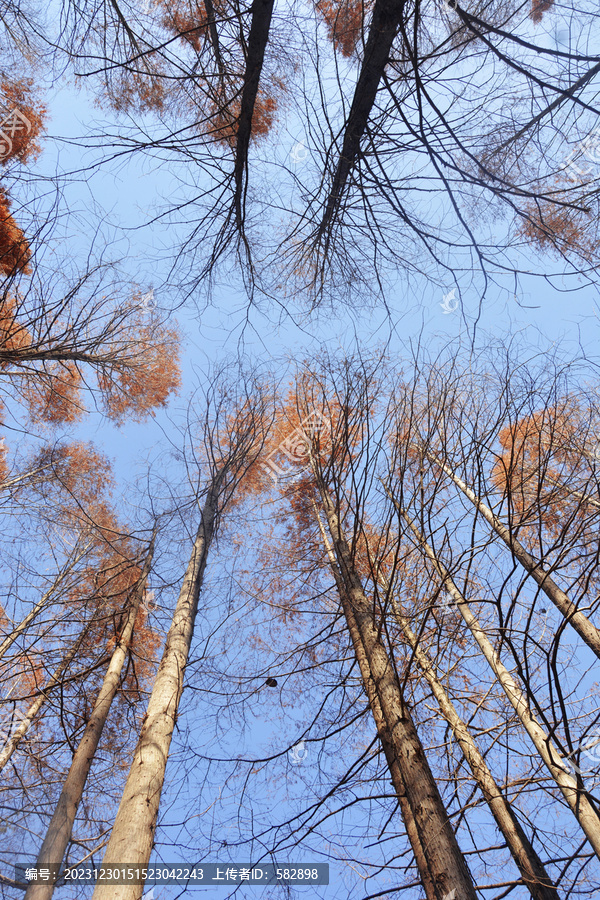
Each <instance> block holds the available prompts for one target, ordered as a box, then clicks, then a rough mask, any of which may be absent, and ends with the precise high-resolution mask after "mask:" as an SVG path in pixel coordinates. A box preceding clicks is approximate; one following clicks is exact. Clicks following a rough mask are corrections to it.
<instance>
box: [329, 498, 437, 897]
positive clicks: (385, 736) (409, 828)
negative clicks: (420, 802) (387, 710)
mask: <svg viewBox="0 0 600 900" xmlns="http://www.w3.org/2000/svg"><path fill="white" fill-rule="evenodd" d="M313 508H314V510H315V516H316V519H317V522H318V524H319V529H320V531H321V535H322V537H323V543H324V544H325V548H326V550H327V555H328V557H329V565H330V568H331V571H332V573H333V577H334V579H335V583H336V585H337V589H338V594H339V596H340V599H341V603H342V609H343V611H344V616H345V618H346V622H347V624H348V630H349V631H350V637H351V638H352V644H353V646H354V652H355V654H356V659H357V662H358V665H359V668H360V673H361V675H362V680H363V684H364V686H365V691H366V694H367V698H368V700H369V706H370V707H371V711H372V713H373V718H374V720H375V726H376V728H377V736H378V737H379V740H380V742H381V746H382V747H383V752H384V754H385V758H386V762H387V765H388V769H389V770H390V775H391V778H392V784H393V786H394V789H395V791H396V795H397V797H398V803H399V805H400V811H401V813H402V819H403V821H404V825H405V827H406V834H407V835H408V839H409V841H410V845H411V847H412V851H413V853H414V856H415V862H416V864H417V868H418V870H419V874H420V876H421V881H422V882H423V887H424V889H425V895H426V897H427V900H436V893H435V885H434V883H433V880H432V878H431V874H430V872H429V867H428V866H427V858H426V855H425V850H424V848H423V845H422V844H421V839H420V837H419V831H418V829H417V823H416V822H415V817H414V815H413V812H412V809H411V806H410V804H409V802H408V798H407V796H406V788H405V786H404V781H403V778H402V772H401V771H400V766H399V765H398V761H397V760H396V757H395V755H394V748H393V746H392V742H391V738H390V733H389V728H388V727H387V723H386V721H385V716H384V714H383V710H382V708H381V703H380V702H379V697H378V696H377V691H376V689H375V682H374V681H373V676H372V674H371V669H370V666H369V661H368V659H367V656H366V653H365V648H364V646H363V642H362V640H361V636H360V631H359V629H358V625H357V624H356V619H355V618H354V615H353V613H352V608H351V606H350V604H349V603H348V602H346V600H345V593H344V591H345V589H344V583H343V581H342V576H341V575H340V570H339V568H338V564H337V561H336V558H335V553H334V552H333V548H332V546H331V543H330V541H329V538H328V536H327V532H326V531H325V528H324V526H323V523H322V521H321V516H320V515H319V511H318V509H317V505H316V503H313Z"/></svg>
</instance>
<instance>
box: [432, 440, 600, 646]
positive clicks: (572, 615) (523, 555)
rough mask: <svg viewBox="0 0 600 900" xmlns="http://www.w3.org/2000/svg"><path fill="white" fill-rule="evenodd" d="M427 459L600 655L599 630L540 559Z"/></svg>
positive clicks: (448, 471)
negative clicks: (451, 484) (479, 514)
mask: <svg viewBox="0 0 600 900" xmlns="http://www.w3.org/2000/svg"><path fill="white" fill-rule="evenodd" d="M427 457H428V459H429V460H430V461H431V462H434V463H435V464H436V465H438V466H440V468H441V469H442V470H443V471H444V472H445V473H446V475H448V476H449V477H450V478H451V479H452V481H453V482H454V484H455V485H456V486H457V487H458V488H460V490H461V491H462V492H463V494H464V495H465V497H468V498H469V500H470V501H471V503H473V505H474V506H475V508H476V509H477V510H478V512H480V513H481V515H482V516H483V518H484V519H485V520H486V522H488V524H489V525H491V526H492V528H493V529H494V531H495V532H496V534H497V535H498V536H499V537H500V538H502V540H503V541H504V543H505V544H506V546H507V547H509V548H510V550H511V552H512V554H513V556H514V557H515V559H516V560H517V561H518V562H520V563H521V565H522V566H523V568H524V569H525V571H526V572H528V573H529V575H530V576H531V577H532V578H533V580H534V581H535V582H536V583H537V584H539V586H540V588H541V589H542V590H543V592H544V593H545V594H546V596H547V597H548V599H549V600H551V601H552V603H554V605H555V606H556V608H557V609H558V611H559V612H560V613H561V614H562V615H563V616H564V617H565V619H566V620H567V621H568V622H569V624H570V625H572V626H573V628H574V629H575V631H576V632H577V634H578V635H579V636H580V638H581V639H582V640H584V641H585V643H586V644H587V645H588V647H589V648H590V650H593V651H594V653H595V654H596V656H597V657H598V659H600V630H598V629H597V628H596V626H595V625H592V623H591V622H590V620H589V619H588V618H587V616H585V615H584V614H583V613H582V612H580V611H579V610H578V609H577V607H576V606H575V604H574V603H572V602H571V600H569V598H568V596H567V595H566V594H565V592H564V591H563V590H561V588H559V586H558V585H557V584H556V582H555V581H554V580H553V579H552V577H551V576H550V575H549V574H548V573H547V572H545V571H544V569H543V567H542V565H541V563H539V562H536V560H535V559H534V558H533V556H532V555H531V554H530V553H529V552H528V551H527V550H526V549H525V547H524V546H523V545H522V544H521V542H520V541H518V540H517V538H516V537H515V536H514V535H513V534H512V533H511V531H510V529H509V528H507V527H506V525H504V524H503V523H502V522H501V521H500V519H499V518H498V517H497V516H496V514H495V513H494V512H492V510H491V509H490V508H489V506H487V505H486V504H485V503H484V502H483V501H482V500H480V499H479V497H478V496H477V495H476V494H475V492H474V491H472V490H471V488H470V487H469V486H468V485H467V484H465V482H464V481H462V479H460V478H459V477H458V475H455V473H454V472H453V471H452V469H450V468H449V466H447V465H446V464H445V463H443V462H441V461H440V460H438V459H436V458H435V457H434V456H431V455H430V454H429V453H428V454H427Z"/></svg>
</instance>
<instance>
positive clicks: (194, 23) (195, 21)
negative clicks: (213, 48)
mask: <svg viewBox="0 0 600 900" xmlns="http://www.w3.org/2000/svg"><path fill="white" fill-rule="evenodd" d="M162 24H163V25H164V27H165V28H167V29H168V30H169V31H171V32H174V33H175V34H177V35H179V37H181V38H182V39H183V40H184V41H186V43H188V44H190V46H191V47H193V48H194V50H195V51H196V53H199V52H200V50H201V49H202V44H203V42H204V38H205V37H206V35H207V34H208V16H207V15H206V8H205V6H204V3H200V4H198V3H194V4H193V9H191V8H190V9H188V10H185V11H184V10H181V11H180V10H178V9H169V11H168V15H166V16H165V17H164V18H163V21H162Z"/></svg>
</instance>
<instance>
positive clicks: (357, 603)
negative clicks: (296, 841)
mask: <svg viewBox="0 0 600 900" xmlns="http://www.w3.org/2000/svg"><path fill="white" fill-rule="evenodd" d="M315 474H316V480H317V487H318V490H319V494H320V497H321V503H322V505H323V509H324V511H325V515H326V517H327V522H328V526H329V531H330V534H331V538H332V542H333V547H334V552H335V556H336V560H337V564H338V567H339V571H340V576H341V579H342V582H343V591H342V592H341V595H340V598H341V600H342V607H343V609H344V614H345V615H346V620H347V622H348V627H349V630H350V633H351V635H352V633H353V632H354V635H356V637H353V642H354V645H355V647H357V646H358V647H359V648H360V645H361V644H362V647H363V648H364V655H365V657H366V660H367V662H368V668H369V671H368V672H367V673H365V675H366V679H365V690H366V692H367V696H369V693H370V691H371V690H373V691H374V692H375V693H376V694H377V698H378V701H379V704H380V706H381V711H382V713H383V716H384V719H385V728H386V729H387V732H388V734H389V742H390V745H391V748H392V751H393V758H394V759H395V761H396V762H397V764H398V772H399V773H400V775H401V778H402V787H401V790H403V791H405V792H406V799H407V803H408V805H409V806H410V809H411V811H412V817H413V818H414V822H415V826H416V832H417V834H418V838H419V844H420V846H421V847H422V848H423V857H424V861H423V863H422V864H424V865H425V866H426V869H425V871H424V873H423V876H422V877H423V883H424V884H427V883H428V882H430V883H431V884H432V885H433V890H434V896H435V898H436V900H445V898H446V897H447V896H448V895H451V896H454V893H453V892H455V893H456V895H458V897H460V898H461V900H476V897H477V894H476V891H475V887H474V885H473V882H472V880H471V876H470V874H469V870H468V868H467V864H466V862H465V859H464V857H463V855H462V852H461V850H460V847H459V846H458V842H457V840H456V836H455V834H454V830H453V828H452V825H451V823H450V820H449V818H448V814H447V812H446V809H445V807H444V804H443V802H442V798H441V796H440V794H439V791H438V787H437V784H436V782H435V779H434V777H433V775H432V773H431V770H430V768H429V764H428V762H427V759H426V756H425V753H424V751H423V747H422V745H421V741H420V739H419V736H418V734H417V731H416V729H415V726H414V723H413V720H412V717H411V715H410V712H409V710H408V707H407V705H406V704H405V702H404V700H403V697H402V691H401V688H400V684H399V682H398V678H397V675H396V672H395V669H394V665H393V662H392V661H391V660H390V658H389V655H388V653H387V651H386V649H385V647H384V646H383V644H382V643H381V640H380V638H379V633H378V629H377V627H376V625H375V622H374V619H373V613H372V609H371V607H370V604H369V601H368V600H367V597H366V596H365V592H364V590H363V586H362V583H361V580H360V577H359V575H358V573H357V572H356V569H355V567H354V564H353V562H352V558H351V554H350V549H349V547H348V542H347V540H346V538H345V535H344V533H343V530H342V527H341V523H340V521H339V517H338V515H337V512H336V509H335V507H334V504H333V502H332V500H331V498H330V496H329V493H328V491H327V488H326V487H325V484H324V483H323V480H322V479H321V477H320V476H319V475H318V473H316V467H315ZM363 677H365V676H363ZM369 680H371V681H372V684H373V688H368V687H367V684H368V682H369ZM373 712H374V714H375V710H374V711H373Z"/></svg>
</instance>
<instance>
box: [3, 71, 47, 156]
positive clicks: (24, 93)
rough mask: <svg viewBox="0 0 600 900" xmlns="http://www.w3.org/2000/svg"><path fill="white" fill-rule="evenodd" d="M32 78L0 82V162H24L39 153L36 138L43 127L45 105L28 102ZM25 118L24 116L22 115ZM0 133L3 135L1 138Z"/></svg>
mask: <svg viewBox="0 0 600 900" xmlns="http://www.w3.org/2000/svg"><path fill="white" fill-rule="evenodd" d="M32 84H33V82H32V81H29V80H28V81H25V80H23V81H14V82H12V83H9V82H6V81H3V82H1V83H0V110H1V112H0V122H1V121H5V122H7V124H5V125H4V126H0V131H1V132H2V133H1V134H0V162H2V163H6V162H8V160H9V159H18V160H19V161H20V162H22V163H25V162H29V161H30V160H34V159H36V157H37V156H38V155H39V153H40V150H41V148H40V145H39V143H38V141H37V138H38V137H39V135H40V132H41V131H42V129H43V127H44V118H45V115H46V107H45V106H41V105H37V106H34V105H33V104H32V101H31V88H32ZM21 117H24V118H21ZM2 135H5V137H3V136H2Z"/></svg>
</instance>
